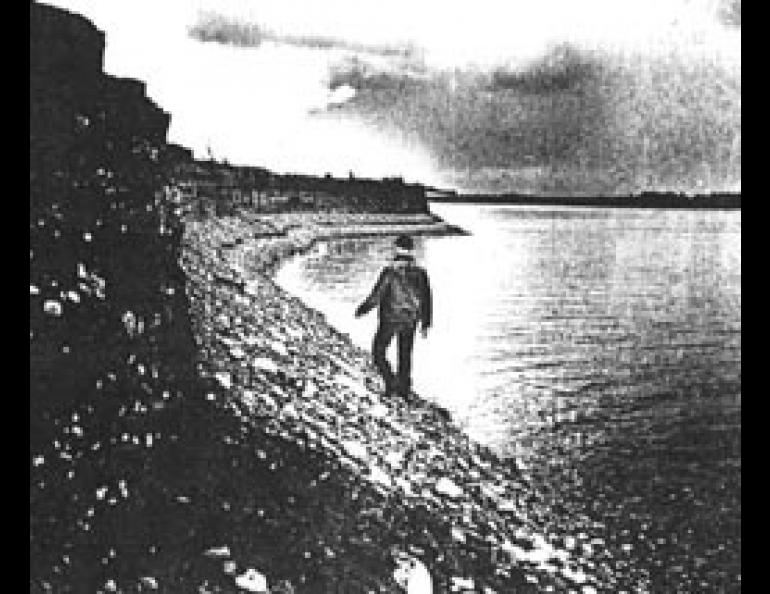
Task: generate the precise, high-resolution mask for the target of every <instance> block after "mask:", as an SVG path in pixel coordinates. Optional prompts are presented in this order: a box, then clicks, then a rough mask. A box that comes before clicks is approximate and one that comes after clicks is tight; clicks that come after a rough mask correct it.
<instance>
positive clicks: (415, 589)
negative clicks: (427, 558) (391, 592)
mask: <svg viewBox="0 0 770 594" xmlns="http://www.w3.org/2000/svg"><path fill="white" fill-rule="evenodd" d="M393 579H394V580H395V581H396V583H397V584H398V585H399V586H401V587H402V588H404V590H406V593H407V594H433V580H432V579H431V577H430V572H429V571H428V569H427V568H426V567H425V565H423V564H422V562H421V561H420V560H419V559H414V558H411V557H410V558H408V559H406V560H399V561H398V562H397V565H396V569H395V571H394V572H393Z"/></svg>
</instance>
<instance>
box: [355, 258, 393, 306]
mask: <svg viewBox="0 0 770 594" xmlns="http://www.w3.org/2000/svg"><path fill="white" fill-rule="evenodd" d="M386 271H387V269H383V270H382V272H380V276H379V278H378V279H377V282H376V283H375V285H374V288H373V289H372V292H371V293H369V296H368V297H367V298H366V299H364V301H363V303H361V305H359V306H358V307H357V308H356V317H357V318H358V317H360V316H362V315H364V314H367V313H369V312H370V311H371V310H372V309H373V308H374V307H375V306H377V305H378V304H379V302H380V298H381V297H382V293H383V291H384V290H385V286H386V285H387V274H386Z"/></svg>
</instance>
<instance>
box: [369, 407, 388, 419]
mask: <svg viewBox="0 0 770 594" xmlns="http://www.w3.org/2000/svg"><path fill="white" fill-rule="evenodd" d="M388 412H389V411H388V407H387V406H385V405H384V404H382V403H379V404H375V405H374V406H372V407H371V408H370V409H369V415H370V416H372V417H374V418H375V419H381V418H383V417H386V416H387V415H388Z"/></svg>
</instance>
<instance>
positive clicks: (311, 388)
mask: <svg viewBox="0 0 770 594" xmlns="http://www.w3.org/2000/svg"><path fill="white" fill-rule="evenodd" d="M317 390H318V388H316V385H315V384H314V383H313V382H312V381H310V380H308V381H307V383H305V388H304V390H302V397H303V398H308V399H309V398H312V397H313V395H314V394H315V393H316V391H317Z"/></svg>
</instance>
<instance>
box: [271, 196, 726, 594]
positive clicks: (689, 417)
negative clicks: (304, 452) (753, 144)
mask: <svg viewBox="0 0 770 594" xmlns="http://www.w3.org/2000/svg"><path fill="white" fill-rule="evenodd" d="M433 211H434V212H436V213H437V214H439V215H441V216H443V217H444V218H445V219H446V220H448V221H449V222H452V223H455V224H459V225H460V226H462V227H464V228H465V229H467V230H469V231H470V232H471V233H472V235H471V236H468V237H431V238H420V239H418V246H417V255H418V260H420V261H421V262H422V263H423V265H424V266H425V267H426V268H427V269H428V272H429V274H430V277H431V283H432V286H433V292H434V328H433V329H432V331H431V333H430V335H429V337H428V338H427V339H426V340H421V339H419V338H418V339H417V342H416V345H415V353H414V359H415V369H414V382H415V388H416V389H417V391H419V392H420V393H421V394H423V395H425V396H426V397H428V398H430V399H433V400H436V401H438V402H440V403H441V404H443V405H444V406H445V407H447V408H448V409H450V410H451V411H452V414H453V417H454V418H455V419H456V420H457V422H458V423H459V424H460V425H462V426H463V427H464V428H465V430H466V431H467V432H468V433H469V434H470V435H471V436H472V437H474V438H475V439H477V440H479V441H481V442H483V443H485V444H487V445H489V446H490V447H492V448H493V449H495V450H496V451H498V452H499V453H500V454H502V455H505V456H512V457H515V459H516V460H517V462H520V463H521V465H522V466H524V468H525V472H526V474H527V475H528V476H529V478H530V479H531V484H532V485H533V487H534V488H533V492H532V493H531V495H530V498H531V501H530V503H531V509H532V510H533V513H534V514H535V515H536V516H539V517H538V519H539V520H540V521H541V523H542V524H543V525H544V526H546V527H547V528H548V529H549V530H551V531H552V532H553V534H555V535H559V534H572V535H574V534H579V533H583V534H588V535H591V536H595V542H596V545H597V548H601V549H602V550H604V551H605V553H604V554H605V555H606V556H608V566H609V567H611V568H612V569H611V571H613V572H618V573H620V574H627V575H629V576H635V577H634V578H633V579H632V580H631V582H633V583H636V584H637V585H638V588H639V590H640V591H655V592H676V591H680V592H704V591H714V592H717V591H719V592H722V591H737V590H740V553H741V551H740V519H741V507H740V490H741V487H740V481H741V459H740V456H741V448H740V438H741V422H740V412H741V375H740V374H741V314H740V305H741V247H740V233H741V213H740V212H739V211H711V212H707V211H701V212H695V211H652V210H621V209H590V208H580V209H565V208H551V207H521V206H503V207H498V206H478V205H434V207H433ZM391 250H392V238H387V239H383V238H377V239H362V240H343V241H335V242H332V243H330V244H326V245H322V246H318V248H316V249H315V250H314V251H313V252H312V253H310V254H307V255H305V256H301V257H298V258H295V259H293V260H291V261H290V262H288V263H287V264H286V265H285V266H284V267H283V268H282V269H281V270H280V271H279V274H278V281H279V283H280V284H281V285H283V286H284V287H285V288H287V289H288V290H289V291H290V292H292V293H294V294H296V295H298V296H299V297H301V298H302V299H303V300H305V301H306V302H307V303H308V304H310V305H311V306H313V307H315V308H316V309H319V310H320V311H322V312H324V313H325V314H326V315H327V318H328V319H329V321H330V322H331V323H332V324H334V325H335V326H337V327H338V328H339V329H341V330H342V331H344V332H346V333H348V334H349V335H350V336H351V338H352V339H353V340H354V341H355V342H356V343H357V344H359V345H361V346H363V347H365V348H369V346H370V342H371V338H372V335H373V332H374V327H375V324H376V320H375V316H374V315H373V314H371V315H370V316H369V317H367V318H363V319H359V320H357V319H355V318H354V317H353V310H354V309H355V306H356V305H357V304H358V303H359V302H360V301H361V300H362V299H363V298H364V297H365V296H366V295H367V293H368V291H369V289H370V288H371V286H372V285H373V283H374V281H375V280H376V278H377V275H378V272H379V270H380V268H381V266H382V265H383V264H384V263H385V262H387V260H388V259H389V258H390V257H391ZM585 554H594V555H596V553H595V552H593V553H591V552H590V551H587V552H586V553H585Z"/></svg>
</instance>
